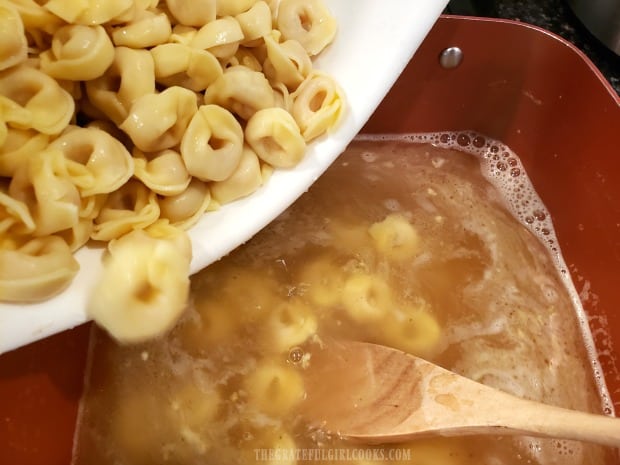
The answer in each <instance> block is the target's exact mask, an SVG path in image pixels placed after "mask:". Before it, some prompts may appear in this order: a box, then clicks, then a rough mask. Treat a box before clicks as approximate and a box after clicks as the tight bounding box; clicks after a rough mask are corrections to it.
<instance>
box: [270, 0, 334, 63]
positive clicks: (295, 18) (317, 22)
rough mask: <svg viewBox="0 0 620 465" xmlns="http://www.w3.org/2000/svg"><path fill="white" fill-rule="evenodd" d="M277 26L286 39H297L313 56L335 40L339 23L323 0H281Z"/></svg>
mask: <svg viewBox="0 0 620 465" xmlns="http://www.w3.org/2000/svg"><path fill="white" fill-rule="evenodd" d="M277 27H278V29H279V30H280V31H281V32H282V36H283V37H284V39H286V40H288V39H292V40H296V41H297V42H299V43H300V44H301V45H302V46H303V47H304V48H305V49H306V51H307V52H308V54H309V55H310V56H313V55H317V54H318V53H320V52H321V51H322V50H323V49H324V48H325V47H326V46H327V45H328V44H330V43H331V42H332V41H333V40H334V37H335V36H336V30H337V23H336V19H335V18H334V17H333V16H332V15H331V13H330V12H329V10H328V9H327V7H326V6H325V4H324V2H323V1H322V0H281V1H280V4H279V5H278V19H277Z"/></svg>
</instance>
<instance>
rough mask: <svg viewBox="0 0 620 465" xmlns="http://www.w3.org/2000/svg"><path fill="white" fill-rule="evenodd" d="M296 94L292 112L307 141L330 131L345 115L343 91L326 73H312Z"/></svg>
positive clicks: (293, 95)
mask: <svg viewBox="0 0 620 465" xmlns="http://www.w3.org/2000/svg"><path fill="white" fill-rule="evenodd" d="M292 97H293V110H292V115H293V117H294V118H295V121H296V122H297V124H298V125H299V128H300V129H301V133H302V135H303V137H304V139H305V140H306V141H310V140H312V139H314V138H316V137H318V136H319V135H321V134H323V133H325V132H327V131H328V130H329V128H332V127H334V126H335V125H336V124H337V123H338V121H339V120H340V118H341V116H342V111H343V108H342V105H343V100H344V99H343V97H342V91H341V90H340V89H339V88H338V86H337V84H336V82H335V81H334V80H333V79H332V78H331V77H329V76H327V75H326V74H323V73H320V72H318V71H313V72H311V73H310V74H309V75H308V77H306V79H305V80H304V81H303V82H302V83H301V84H300V85H299V87H298V88H297V90H295V92H294V93H293V94H292Z"/></svg>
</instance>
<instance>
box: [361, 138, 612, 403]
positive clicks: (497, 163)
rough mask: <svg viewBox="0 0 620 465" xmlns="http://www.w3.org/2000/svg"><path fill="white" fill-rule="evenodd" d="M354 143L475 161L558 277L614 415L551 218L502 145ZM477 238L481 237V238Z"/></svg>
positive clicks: (488, 141)
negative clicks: (427, 148)
mask: <svg viewBox="0 0 620 465" xmlns="http://www.w3.org/2000/svg"><path fill="white" fill-rule="evenodd" d="M357 139H358V140H379V141H405V142H411V143H416V144H432V145H434V146H436V147H440V148H445V149H451V150H458V151H461V152H465V153H468V154H470V155H473V156H475V157H476V158H477V159H478V160H479V162H480V169H481V173H482V175H483V176H484V177H485V178H486V179H487V180H488V181H489V182H490V183H491V185H493V186H494V187H495V188H496V189H497V191H498V192H499V193H500V194H501V195H502V199H503V200H504V202H505V205H506V206H507V208H508V209H509V210H510V212H511V213H512V214H513V215H514V216H515V217H516V218H517V219H518V220H519V221H520V223H521V224H522V225H523V226H525V227H526V228H527V229H528V230H529V231H530V232H531V233H532V234H533V235H534V236H535V237H537V238H538V239H539V241H540V242H541V243H542V244H543V245H544V246H545V248H546V249H547V250H548V252H549V255H550V257H551V258H552V259H553V262H554V265H555V267H556V269H557V271H558V275H559V276H560V278H561V281H562V283H563V284H564V286H565V288H566V290H567V292H568V294H569V296H570V299H571V302H572V304H573V308H574V310H575V313H576V315H577V319H578V322H579V326H580V329H581V333H582V337H583V341H584V344H585V347H586V350H587V352H588V355H589V359H590V364H591V366H592V372H593V374H594V377H595V380H596V383H597V388H598V390H599V395H600V398H601V402H602V409H603V412H605V413H606V414H609V415H614V407H613V402H612V400H611V397H610V395H609V392H608V390H607V387H606V385H605V381H604V379H603V377H602V375H601V373H603V370H602V369H601V365H600V362H599V354H597V350H596V346H595V344H594V338H593V336H592V333H591V331H590V327H589V324H588V317H587V315H586V313H585V310H584V308H583V305H582V303H581V300H580V298H579V293H578V292H577V290H576V289H575V285H574V283H573V281H572V279H571V276H570V273H569V271H568V266H567V265H566V262H565V260H564V258H563V256H562V254H561V251H560V249H559V247H558V244H559V241H558V239H557V236H556V233H555V229H554V227H553V222H552V218H551V215H550V214H549V211H548V210H547V208H546V207H545V205H544V203H543V201H542V200H541V198H540V197H539V195H538V194H537V192H536V189H535V188H534V185H533V184H532V182H531V180H530V179H529V177H528V176H527V173H526V171H525V168H524V166H523V164H522V162H521V160H520V159H519V157H518V155H517V154H516V153H514V152H513V151H512V150H511V149H510V148H509V147H507V146H506V145H505V144H503V143H502V142H499V141H497V140H494V139H492V138H489V137H486V136H484V135H483V134H479V133H476V132H474V131H446V132H436V133H415V134H405V135H402V134H381V135H365V134H361V135H358V136H357ZM444 162H445V160H443V159H442V157H436V158H434V159H432V160H431V163H432V164H433V166H434V167H435V168H438V169H440V168H441V167H442V165H443V164H444ZM481 233H482V234H483V232H481ZM487 239H488V241H487V244H488V245H490V246H491V247H490V248H491V250H492V244H493V243H494V241H493V238H487ZM542 278H543V277H541V279H542ZM545 290H546V291H547V297H548V298H549V300H550V301H553V300H554V299H555V298H556V297H557V296H556V295H555V291H554V290H553V289H552V287H551V286H549V287H546V288H545Z"/></svg>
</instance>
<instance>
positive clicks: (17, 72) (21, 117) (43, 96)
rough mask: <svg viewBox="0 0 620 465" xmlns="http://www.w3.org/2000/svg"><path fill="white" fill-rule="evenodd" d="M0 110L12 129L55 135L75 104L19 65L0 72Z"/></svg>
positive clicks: (50, 80) (36, 73)
mask: <svg viewBox="0 0 620 465" xmlns="http://www.w3.org/2000/svg"><path fill="white" fill-rule="evenodd" d="M2 97H5V99H6V100H3V99H2ZM5 105H8V108H7V107H5ZM3 107H4V108H3ZM0 108H1V109H3V110H4V119H5V121H7V122H8V123H9V125H11V126H13V127H14V128H17V129H36V130H37V131H39V132H42V133H43V134H58V133H60V132H61V131H62V130H63V129H64V128H65V127H66V126H67V125H68V124H69V121H71V118H73V111H74V109H75V102H74V101H73V98H72V97H71V95H70V94H69V93H68V92H67V91H65V90H64V89H63V88H62V87H60V85H59V84H58V82H57V81H56V80H55V79H53V78H51V77H50V76H48V75H47V74H45V73H43V72H41V71H39V70H37V69H35V68H32V67H30V66H28V65H25V64H22V65H19V66H16V67H12V68H9V69H7V70H4V71H2V72H0Z"/></svg>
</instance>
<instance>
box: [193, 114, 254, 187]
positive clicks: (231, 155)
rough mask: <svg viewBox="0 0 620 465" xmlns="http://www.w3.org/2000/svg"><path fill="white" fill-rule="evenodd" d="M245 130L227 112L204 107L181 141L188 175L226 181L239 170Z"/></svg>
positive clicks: (208, 179)
mask: <svg viewBox="0 0 620 465" xmlns="http://www.w3.org/2000/svg"><path fill="white" fill-rule="evenodd" d="M242 150H243V129H242V128H241V125H240V124H239V122H238V121H237V120H236V119H235V117H234V116H233V115H232V113H230V112H229V111H228V110H226V109H224V108H222V107H220V106H218V105H202V106H201V107H200V108H199V109H198V111H197V112H196V114H195V115H194V116H193V118H192V120H191V122H190V123H189V126H188V127H187V131H186V132H185V134H184V135H183V140H182V141H181V155H182V156H183V160H184V162H185V166H187V171H188V172H189V173H190V174H191V175H192V176H195V177H197V178H198V179H201V180H203V181H223V180H224V179H227V178H228V177H230V176H231V175H232V174H233V172H234V171H235V170H236V169H237V167H238V166H239V162H240V161H241V154H242Z"/></svg>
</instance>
